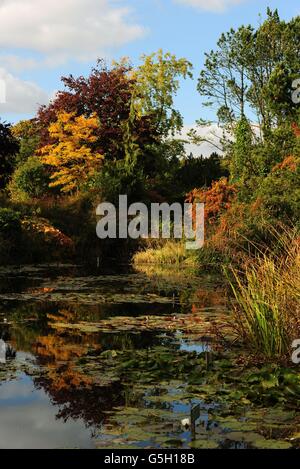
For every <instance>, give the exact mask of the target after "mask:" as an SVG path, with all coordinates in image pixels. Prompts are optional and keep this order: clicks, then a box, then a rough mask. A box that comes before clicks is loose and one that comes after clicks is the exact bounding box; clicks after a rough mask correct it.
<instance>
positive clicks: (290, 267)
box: [231, 232, 300, 358]
mask: <svg viewBox="0 0 300 469" xmlns="http://www.w3.org/2000/svg"><path fill="white" fill-rule="evenodd" d="M278 248H280V249H278ZM232 273H233V280H231V287H232V291H233V293H234V297H235V306H234V328H235V329H236V331H237V333H238V334H239V336H240V338H242V340H243V342H244V344H245V345H246V346H247V347H249V348H251V349H253V350H254V351H255V352H257V353H262V354H263V355H264V356H266V357H269V358H271V357H284V356H285V355H287V354H288V353H289V352H290V350H291V344H292V341H293V339H298V338H300V240H299V238H297V237H296V235H295V233H291V232H289V233H288V232H285V233H284V234H281V235H278V236H277V246H276V249H274V250H273V251H272V250H269V251H267V252H264V253H259V254H257V255H256V256H255V257H254V258H252V259H251V262H248V263H247V266H246V267H245V268H244V270H243V271H238V270H237V269H234V268H233V269H232Z"/></svg>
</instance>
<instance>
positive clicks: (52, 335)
mask: <svg viewBox="0 0 300 469" xmlns="http://www.w3.org/2000/svg"><path fill="white" fill-rule="evenodd" d="M118 272H120V268H118ZM229 316H230V311H229V308H228V301H227V295H226V290H225V288H224V287H223V284H222V281H221V280H220V279H218V278H216V277H215V276H210V275H203V276H200V277H199V276H196V275H194V274H193V273H192V272H188V271H176V270H172V271H163V270H161V269H153V268H152V269H151V268H147V269H144V270H143V271H139V272H137V271H134V270H133V269H132V268H124V269H123V273H118V274H115V273H114V272H112V271H107V272H86V271H84V269H82V268H80V267H76V266H71V265H66V266H48V265H44V266H43V265H41V266H27V267H21V268H19V267H15V268H13V267H11V268H1V269H0V338H1V340H2V344H5V347H6V351H7V353H6V354H4V357H3V356H2V359H1V360H0V412H1V419H0V448H113V449H119V448H124V449H125V448H189V447H192V448H249V447H250V448H252V447H261V448H268V447H276V448H291V447H298V442H299V438H298V437H299V436H300V433H298V436H297V431H298V430H297V428H298V427H297V426H298V425H299V414H298V411H297V405H295V404H294V401H293V400H291V403H290V405H288V406H286V407H287V408H284V409H283V408H282V407H280V408H276V407H275V408H274V406H273V404H272V403H270V402H268V399H269V397H268V395H266V396H265V398H264V393H260V399H261V402H257V404H254V405H253V403H252V401H253V400H254V401H255V399H256V397H255V395H254V394H253V393H254V392H257V391H255V389H256V388H255V386H258V385H260V383H258V382H257V381H255V379H254V378H252V381H251V383H252V382H253V384H251V386H250V385H249V384H248V383H246V386H245V387H243V386H242V385H241V383H240V377H239V374H238V373H239V372H240V370H238V369H237V368H236V360H238V359H239V357H238V353H237V352H236V351H235V352H234V355H232V352H231V351H228V343H227V342H226V340H223V338H224V336H225V335H226V337H230V331H229V329H227V326H226V324H227V322H228V317H229ZM221 326H222V327H221ZM216 331H217V332H216ZM0 358H1V357H0ZM233 366H234V368H232V367H233ZM236 370H237V371H236ZM229 376H230V379H229ZM266 379H268V378H266V377H264V380H265V381H266ZM249 382H250V381H249ZM257 383H258V384H257ZM245 388H247V391H245ZM249 389H251V390H252V391H253V392H252V398H251V395H248V394H247V392H248V390H249ZM257 389H258V388H257ZM257 395H259V393H258V392H257ZM253 396H254V397H253ZM262 399H263V400H262ZM195 416H196V417H195ZM262 422H264V424H263V425H262Z"/></svg>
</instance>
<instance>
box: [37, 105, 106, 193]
mask: <svg viewBox="0 0 300 469" xmlns="http://www.w3.org/2000/svg"><path fill="white" fill-rule="evenodd" d="M98 128H99V120H98V118H97V116H96V115H92V116H91V117H84V116H76V114H75V113H68V112H60V113H58V114H57V120H56V122H53V123H52V124H50V126H49V129H48V130H49V135H50V137H51V138H53V139H54V140H55V141H56V143H55V144H53V145H46V146H45V147H43V148H41V150H40V155H41V160H42V163H43V164H46V165H48V166H50V167H51V168H52V170H53V171H52V174H51V180H52V182H51V183H50V187H60V190H61V191H62V192H65V193H70V192H73V191H76V190H78V189H79V187H80V186H82V183H84V182H85V181H86V180H87V179H88V178H89V177H90V176H92V175H93V174H94V173H95V171H97V170H98V169H99V167H100V165H101V161H102V160H103V155H101V154H99V152H96V151H93V149H92V144H93V143H95V142H96V141H97V136H96V131H97V129H98Z"/></svg>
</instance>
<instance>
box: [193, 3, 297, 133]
mask: <svg viewBox="0 0 300 469" xmlns="http://www.w3.org/2000/svg"><path fill="white" fill-rule="evenodd" d="M299 40H300V17H296V18H295V19H292V20H291V21H290V22H288V23H286V22H284V21H281V20H280V18H279V14H278V11H277V10H275V11H274V12H272V11H271V10H270V9H268V10H267V19H266V21H264V22H263V23H262V24H261V25H260V26H259V27H258V28H257V29H256V30H255V29H254V28H253V27H252V26H241V27H240V28H239V29H238V30H234V29H231V30H230V31H229V32H228V33H226V34H222V36H221V38H220V39H219V41H218V44H217V48H216V50H214V51H211V52H210V53H208V54H206V62H205V66H204V69H203V70H202V71H201V74H200V78H199V82H198V91H199V93H200V94H201V95H202V96H204V97H206V98H207V99H208V100H207V102H206V104H207V105H209V106H217V108H218V111H217V115H218V118H219V121H220V122H221V123H223V124H226V125H228V126H229V127H230V129H231V130H233V128H234V123H235V121H236V120H239V119H241V118H242V117H243V116H246V117H247V118H248V120H250V121H253V120H256V121H257V122H258V124H259V128H260V129H261V133H262V134H261V137H262V138H266V137H267V136H268V132H270V131H271V130H272V128H274V126H278V125H279V124H280V123H281V122H282V120H285V121H286V120H287V119H289V121H290V122H293V121H297V120H298V119H297V116H298V115H299V106H298V107H297V106H296V105H294V104H293V102H292V100H291V89H292V82H293V80H294V78H298V73H299V72H298V69H299V60H300V52H299Z"/></svg>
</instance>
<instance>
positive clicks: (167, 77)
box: [133, 49, 192, 138]
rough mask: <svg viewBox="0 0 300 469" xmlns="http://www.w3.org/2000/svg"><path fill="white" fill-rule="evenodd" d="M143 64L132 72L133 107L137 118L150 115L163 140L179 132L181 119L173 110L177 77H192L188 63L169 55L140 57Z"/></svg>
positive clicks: (154, 54)
mask: <svg viewBox="0 0 300 469" xmlns="http://www.w3.org/2000/svg"><path fill="white" fill-rule="evenodd" d="M142 60H143V63H142V64H141V65H140V66H139V67H138V68H137V69H136V70H135V71H133V77H134V80H135V82H136V83H135V108H136V109H137V111H138V114H139V115H141V116H144V115H146V116H152V117H153V119H154V121H155V123H156V128H157V130H158V132H159V134H160V135H161V136H163V137H165V138H167V137H168V136H169V135H170V133H171V134H172V135H174V133H175V132H177V131H180V130H181V128H182V125H183V120H182V116H181V114H180V112H179V111H178V110H177V109H175V108H174V96H175V95H176V93H177V91H178V89H179V86H180V82H179V79H180V78H184V79H186V78H187V77H190V78H192V73H191V69H192V64H191V63H190V62H189V61H188V60H186V59H184V58H180V59H178V58H177V57H176V56H175V55H172V54H171V53H170V52H167V53H165V54H164V53H163V51H162V50H161V49H160V50H159V51H158V52H157V53H153V54H151V55H148V56H147V55H143V56H142Z"/></svg>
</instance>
